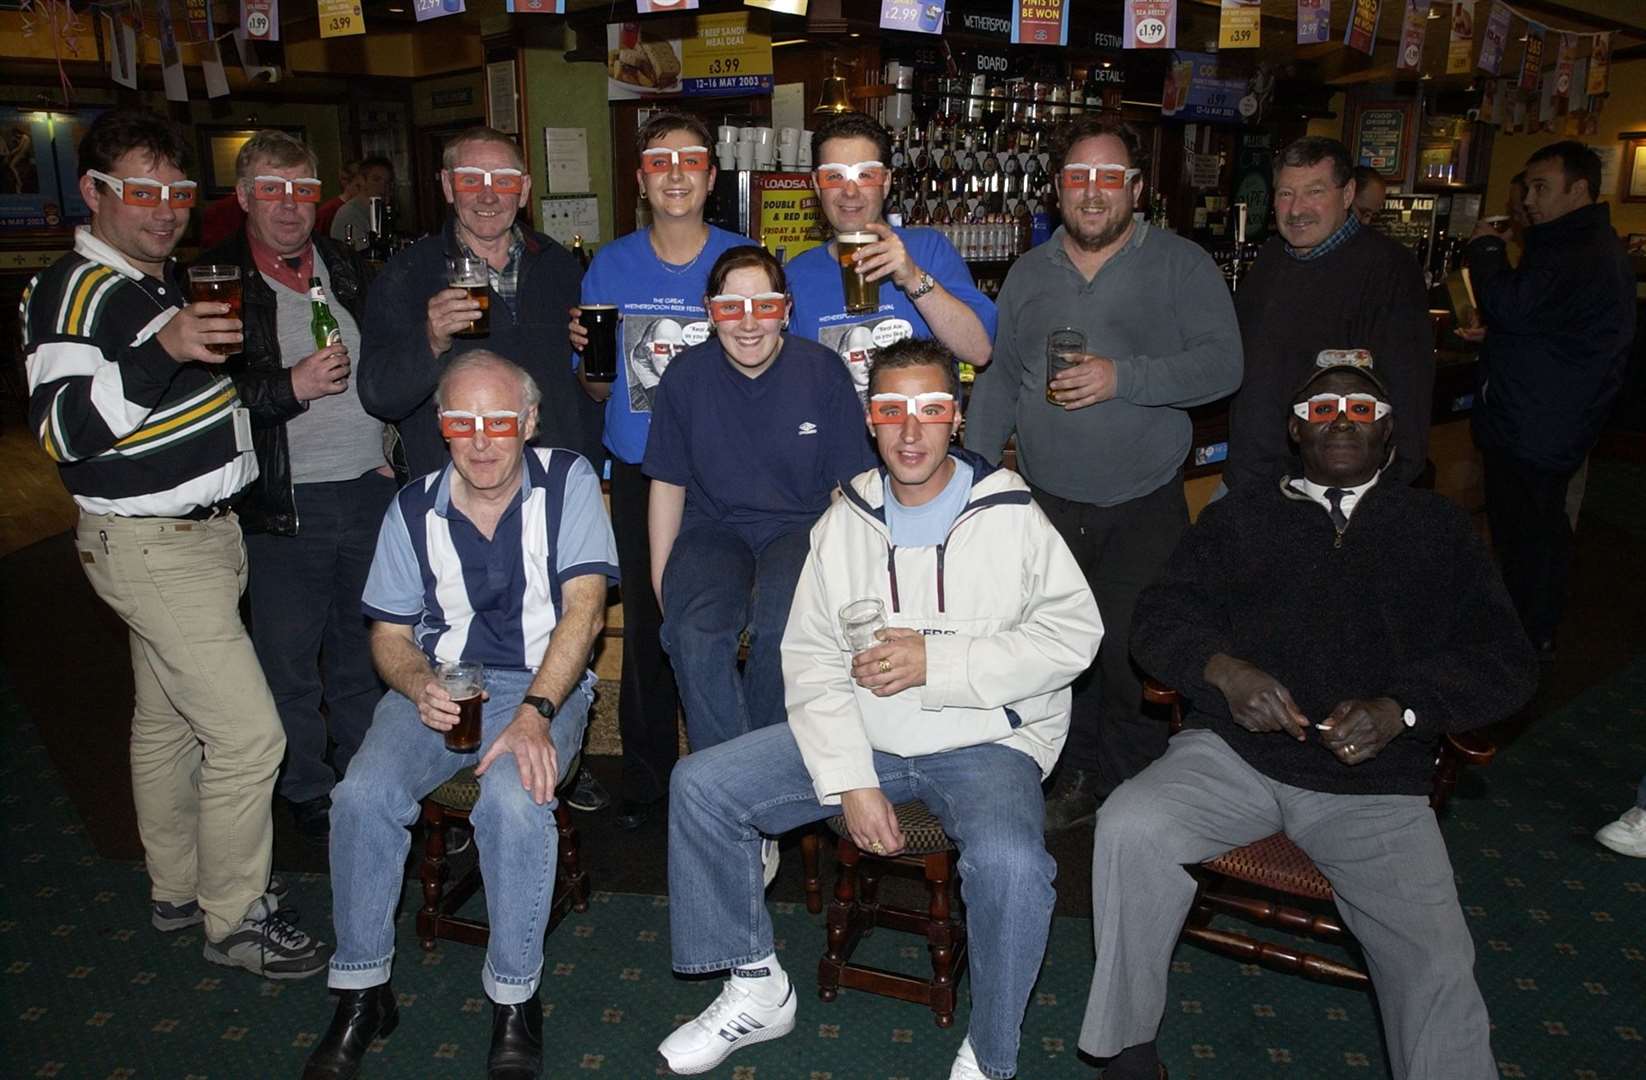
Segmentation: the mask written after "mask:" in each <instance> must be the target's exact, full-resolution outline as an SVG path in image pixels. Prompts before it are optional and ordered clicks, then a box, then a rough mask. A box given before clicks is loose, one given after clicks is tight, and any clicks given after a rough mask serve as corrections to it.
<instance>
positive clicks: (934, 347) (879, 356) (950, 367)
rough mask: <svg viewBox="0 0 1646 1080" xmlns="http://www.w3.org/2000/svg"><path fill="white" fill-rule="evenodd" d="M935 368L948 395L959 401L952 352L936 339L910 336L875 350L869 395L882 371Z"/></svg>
mask: <svg viewBox="0 0 1646 1080" xmlns="http://www.w3.org/2000/svg"><path fill="white" fill-rule="evenodd" d="M912 367H934V368H938V369H939V370H941V371H942V372H943V375H944V377H945V378H946V379H947V387H948V391H949V393H951V394H953V395H954V396H955V400H956V401H959V400H960V369H959V368H958V367H956V365H955V362H954V353H952V352H950V351H949V350H948V348H947V346H945V345H943V344H942V343H941V342H939V341H938V340H936V339H935V338H922V337H909V338H904V339H903V340H902V341H894V342H892V343H891V344H890V345H887V346H885V347H884V348H880V349H876V350H875V353H874V359H873V360H871V361H869V393H871V394H872V393H874V387H875V383H876V381H878V380H879V378H880V373H881V372H882V371H895V370H897V369H899V368H912Z"/></svg>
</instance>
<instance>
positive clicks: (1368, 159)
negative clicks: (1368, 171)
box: [1355, 102, 1412, 180]
mask: <svg viewBox="0 0 1646 1080" xmlns="http://www.w3.org/2000/svg"><path fill="white" fill-rule="evenodd" d="M1411 127H1412V106H1411V103H1410V102H1390V103H1387V104H1381V103H1380V104H1377V105H1369V106H1367V107H1366V108H1364V109H1361V110H1360V115H1359V117H1358V118H1357V119H1356V121H1355V164H1357V165H1365V166H1367V167H1368V168H1372V169H1376V170H1377V171H1378V172H1379V173H1380V174H1382V175H1383V176H1387V177H1390V178H1392V179H1396V180H1398V179H1399V178H1400V177H1402V176H1404V175H1405V174H1406V147H1407V145H1408V144H1409V143H1410V141H1411V134H1412V132H1411Z"/></svg>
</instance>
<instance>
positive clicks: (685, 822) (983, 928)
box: [669, 724, 1057, 1078]
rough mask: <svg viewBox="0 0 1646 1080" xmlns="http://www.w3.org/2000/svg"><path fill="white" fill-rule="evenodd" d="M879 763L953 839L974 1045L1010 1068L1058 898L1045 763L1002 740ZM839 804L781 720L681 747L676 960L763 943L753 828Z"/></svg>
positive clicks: (767, 924) (752, 949)
mask: <svg viewBox="0 0 1646 1080" xmlns="http://www.w3.org/2000/svg"><path fill="white" fill-rule="evenodd" d="M874 767H875V773H876V774H877V775H878V776H879V778H880V789H881V791H883V792H884V793H885V795H886V798H888V799H890V800H891V801H892V803H893V804H896V803H903V802H910V801H913V800H915V799H918V800H920V801H921V802H923V803H925V804H926V805H927V806H928V807H929V808H930V809H931V811H932V813H933V814H935V815H937V818H938V820H940V821H941V822H942V823H943V830H944V832H946V833H948V835H949V837H950V839H952V840H953V841H954V842H955V846H956V847H957V848H959V850H960V879H961V894H962V896H963V898H964V899H965V902H966V934H967V944H968V948H969V951H970V953H971V964H970V968H971V978H972V1019H971V1028H970V1031H969V1035H970V1037H971V1041H972V1049H973V1050H974V1051H975V1052H976V1054H977V1061H978V1065H979V1067H981V1068H982V1070H983V1072H984V1074H985V1075H987V1076H991V1077H996V1078H1003V1077H1010V1076H1014V1075H1016V1072H1017V1047H1018V1037H1019V1034H1020V1032H1021V1029H1022V1026H1023V1012H1024V1009H1025V1008H1026V1007H1027V1005H1028V1001H1029V991H1030V990H1031V989H1033V987H1034V982H1035V978H1036V976H1037V975H1039V973H1040V962H1041V959H1042V957H1043V956H1044V954H1045V951H1046V934H1047V931H1048V929H1049V928H1050V926H1051V918H1052V905H1053V903H1054V901H1055V900H1056V893H1055V892H1054V891H1053V889H1052V879H1053V878H1054V877H1055V876H1056V874H1057V864H1056V863H1055V862H1054V861H1053V860H1052V857H1051V856H1050V855H1048V854H1047V853H1046V845H1045V841H1044V838H1043V835H1042V830H1043V828H1044V825H1045V816H1046V804H1045V801H1044V800H1043V798H1042V797H1041V793H1040V769H1039V767H1038V766H1036V765H1035V763H1034V761H1033V759H1031V758H1030V757H1029V756H1028V755H1027V754H1024V753H1022V752H1020V751H1017V750H1013V749H1011V748H1010V747H1006V746H999V745H984V746H970V747H966V748H964V749H960V750H950V751H947V752H946V753H941V754H929V755H926V756H922V757H909V758H904V757H897V756H896V755H893V754H883V753H879V752H876V753H875V755H874ZM839 812H840V808H839V807H837V806H823V805H821V804H820V803H819V802H818V801H817V796H816V794H815V793H814V791H813V789H812V778H811V775H810V774H809V773H807V771H806V765H805V762H804V761H802V760H801V757H800V750H799V748H798V747H797V746H796V745H795V741H794V735H793V734H792V733H791V732H790V730H789V726H788V725H787V724H779V725H776V726H774V727H768V728H762V729H760V730H758V731H753V732H750V733H749V734H747V735H744V736H742V737H741V738H738V739H734V740H732V741H731V742H728V743H722V744H721V745H719V746H717V747H714V748H713V749H711V750H705V751H702V752H700V753H694V754H692V755H691V756H689V757H687V758H684V759H682V760H681V762H680V764H679V765H676V766H675V770H674V777H673V780H672V781H671V783H670V785H669V928H670V940H671V942H672V948H673V956H674V969H675V970H676V971H678V972H681V973H683V974H703V973H706V972H712V971H721V970H724V969H726V968H730V967H734V966H736V965H739V964H747V963H750V962H751V961H754V960H758V959H760V958H761V957H763V956H766V955H767V954H769V953H771V952H772V949H773V943H772V923H771V917H770V916H769V915H768V914H767V911H766V904H765V892H764V889H763V888H762V882H761V873H760V842H761V836H762V834H766V835H772V836H775V835H777V834H779V833H783V832H787V831H788V830H790V829H794V828H798V827H800V826H802V825H806V824H809V823H810V822H813V821H819V820H821V819H823V818H827V817H832V816H834V815H835V814H838V813H839Z"/></svg>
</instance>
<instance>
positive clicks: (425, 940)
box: [417, 799, 446, 951]
mask: <svg viewBox="0 0 1646 1080" xmlns="http://www.w3.org/2000/svg"><path fill="white" fill-rule="evenodd" d="M418 877H419V878H420V879H421V880H422V882H423V908H422V910H421V911H419V912H418V913H417V937H418V940H419V942H420V943H421V944H422V946H423V949H424V951H431V950H433V949H434V939H435V937H436V936H437V935H438V934H439V931H440V891H441V885H442V884H443V883H444V881H445V877H446V812H445V810H444V809H442V807H441V806H440V804H439V803H437V802H435V801H434V800H432V799H425V800H423V863H422V866H421V867H420V868H419V870H418Z"/></svg>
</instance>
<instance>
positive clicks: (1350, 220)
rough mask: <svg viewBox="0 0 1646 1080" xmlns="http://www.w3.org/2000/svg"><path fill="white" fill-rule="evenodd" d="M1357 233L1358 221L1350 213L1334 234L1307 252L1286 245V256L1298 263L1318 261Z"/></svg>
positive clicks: (1358, 228) (1358, 229)
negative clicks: (1311, 260)
mask: <svg viewBox="0 0 1646 1080" xmlns="http://www.w3.org/2000/svg"><path fill="white" fill-rule="evenodd" d="M1359 231H1360V219H1359V218H1357V217H1355V216H1354V214H1353V213H1350V214H1349V216H1348V217H1346V218H1344V219H1343V224H1342V225H1339V226H1338V227H1337V231H1336V232H1334V233H1333V234H1332V235H1330V236H1328V237H1327V238H1326V239H1324V240H1322V241H1321V242H1320V243H1318V244H1316V245H1315V246H1314V247H1312V248H1310V249H1309V250H1307V251H1299V250H1298V249H1297V248H1295V247H1293V246H1292V245H1290V244H1287V245H1286V254H1288V255H1290V256H1291V257H1292V258H1294V259H1296V260H1297V261H1299V262H1308V261H1309V260H1310V259H1318V258H1320V257H1321V256H1322V255H1327V254H1330V253H1331V252H1333V251H1336V250H1337V249H1338V248H1340V247H1342V246H1343V245H1344V244H1346V243H1348V242H1349V238H1350V237H1352V236H1353V235H1354V234H1355V233H1357V232H1359Z"/></svg>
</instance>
